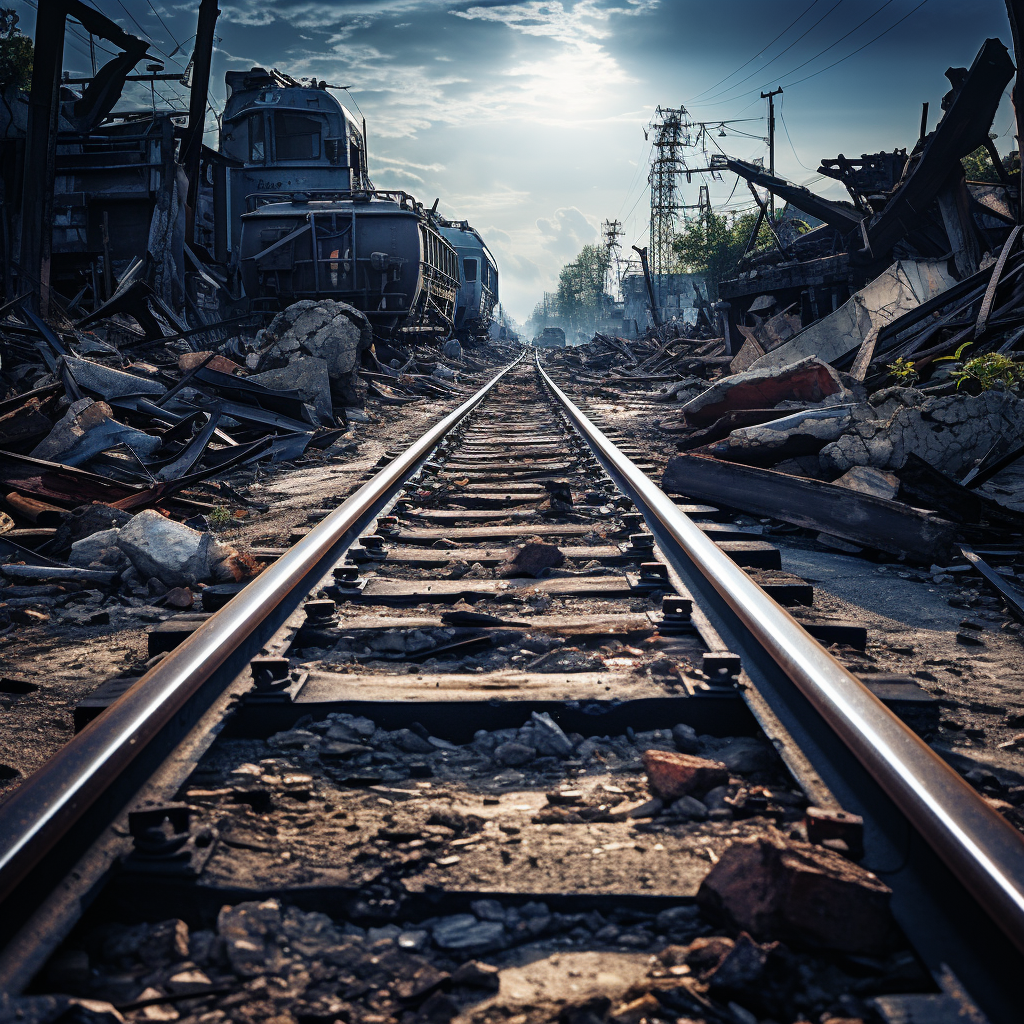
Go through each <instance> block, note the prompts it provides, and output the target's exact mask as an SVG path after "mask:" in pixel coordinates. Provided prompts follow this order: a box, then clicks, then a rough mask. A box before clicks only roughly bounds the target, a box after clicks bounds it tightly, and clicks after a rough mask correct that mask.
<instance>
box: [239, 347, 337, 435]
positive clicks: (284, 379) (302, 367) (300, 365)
mask: <svg viewBox="0 0 1024 1024" xmlns="http://www.w3.org/2000/svg"><path fill="white" fill-rule="evenodd" d="M248 380H250V381H251V382H253V383H255V384H263V385H264V386H265V387H268V388H273V389H274V390H275V391H297V392H298V393H299V397H300V398H301V399H302V401H303V402H308V403H309V404H310V405H311V406H313V408H314V409H315V410H316V414H317V416H318V417H319V419H320V422H321V424H323V425H324V426H333V425H334V412H333V408H332V401H331V375H330V364H329V363H328V362H327V360H326V359H320V358H317V357H315V356H299V357H297V358H293V359H292V360H290V361H289V363H288V365H287V366H282V367H280V368H279V369H276V370H265V371H264V372H263V373H254V374H251V375H250V376H249V377H248Z"/></svg>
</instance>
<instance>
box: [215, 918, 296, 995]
mask: <svg viewBox="0 0 1024 1024" xmlns="http://www.w3.org/2000/svg"><path fill="white" fill-rule="evenodd" d="M281 923H282V922H281V904H280V903H278V902H277V900H265V901H264V902H262V903H256V902H249V903H239V904H237V905H236V906H234V907H231V906H225V907H221V910H220V913H219V914H218V915H217V933H218V934H219V935H220V937H221V938H222V939H223V940H224V952H225V954H226V955H227V958H228V960H229V961H230V963H231V967H232V968H233V970H234V971H235V973H236V974H240V975H241V976H242V977H243V978H253V977H256V976H257V975H261V974H275V973H277V972H278V971H279V970H280V969H281V968H282V967H283V966H284V965H285V963H286V961H285V959H284V957H283V956H282V954H281V952H280V948H279V947H278V945H277V943H276V942H275V941H274V939H275V936H276V934H277V933H278V932H279V931H280V929H281Z"/></svg>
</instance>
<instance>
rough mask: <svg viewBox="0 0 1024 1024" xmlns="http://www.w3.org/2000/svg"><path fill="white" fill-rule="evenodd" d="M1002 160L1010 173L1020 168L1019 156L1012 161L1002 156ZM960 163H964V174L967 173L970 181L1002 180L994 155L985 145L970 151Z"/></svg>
mask: <svg viewBox="0 0 1024 1024" xmlns="http://www.w3.org/2000/svg"><path fill="white" fill-rule="evenodd" d="M1002 161H1003V167H1004V168H1005V169H1006V170H1007V172H1008V173H1010V174H1012V173H1013V172H1014V171H1019V170H1020V160H1019V159H1018V158H1014V159H1013V160H1012V161H1011V159H1010V158H1009V157H1008V156H1006V157H1003V158H1002ZM960 163H962V164H963V167H964V174H966V175H967V180H968V181H991V182H999V181H1000V178H999V172H998V171H997V170H996V165H995V164H994V163H993V162H992V157H991V156H989V153H988V150H987V149H986V148H985V147H984V146H979V147H978V148H977V149H976V150H975V151H974V152H973V153H968V154H967V156H965V157H964V158H963V159H962V160H961V161H960Z"/></svg>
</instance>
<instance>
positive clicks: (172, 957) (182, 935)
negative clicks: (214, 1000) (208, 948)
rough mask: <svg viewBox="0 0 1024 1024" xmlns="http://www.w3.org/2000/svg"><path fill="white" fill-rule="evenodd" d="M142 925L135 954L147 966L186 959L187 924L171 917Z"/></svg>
mask: <svg viewBox="0 0 1024 1024" xmlns="http://www.w3.org/2000/svg"><path fill="white" fill-rule="evenodd" d="M143 927H144V928H145V929H146V932H145V935H144V936H141V937H140V938H139V940H138V943H137V946H136V955H137V956H138V958H139V960H141V961H142V963H144V964H146V965H147V966H149V967H162V966H164V965H165V964H171V963H180V962H181V961H182V960H187V959H188V956H189V935H188V925H187V924H185V922H184V921H182V920H179V919H178V918H171V919H170V920H169V921H160V922H158V923H157V924H153V925H148V926H146V925H144V926H143ZM207 983H209V982H207Z"/></svg>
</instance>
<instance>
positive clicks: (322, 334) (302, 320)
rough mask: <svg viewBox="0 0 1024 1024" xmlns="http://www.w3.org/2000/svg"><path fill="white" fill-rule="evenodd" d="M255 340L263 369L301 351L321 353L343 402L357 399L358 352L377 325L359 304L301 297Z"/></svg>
mask: <svg viewBox="0 0 1024 1024" xmlns="http://www.w3.org/2000/svg"><path fill="white" fill-rule="evenodd" d="M256 340H257V342H259V343H260V346H261V354H260V362H259V369H260V370H261V371H264V372H265V371H267V370H272V369H275V368H278V367H281V366H287V365H288V364H289V363H291V362H293V361H294V360H297V359H301V358H303V357H310V356H312V357H313V358H315V359H322V360H324V361H325V362H326V363H327V374H328V376H329V378H330V381H331V390H332V394H333V395H335V396H336V397H337V398H338V400H339V402H340V404H342V405H353V406H357V405H358V404H359V396H358V393H357V392H356V382H357V377H358V366H359V357H360V354H361V353H362V352H363V351H364V350H365V349H368V348H369V347H370V346H371V345H372V344H373V330H372V328H371V327H370V322H369V320H367V318H366V316H365V314H363V313H361V312H360V311H359V310H358V309H355V308H354V307H353V306H349V305H348V304H347V303H344V302H336V301H334V300H333V299H319V300H317V301H314V300H312V299H303V300H302V301H301V302H294V303H292V305H290V306H288V307H287V309H284V310H282V311H281V312H280V313H278V314H277V316H275V317H274V319H273V320H272V321H271V322H270V325H269V326H268V327H267V328H266V329H265V330H263V331H260V332H259V334H258V335H257V336H256Z"/></svg>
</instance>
